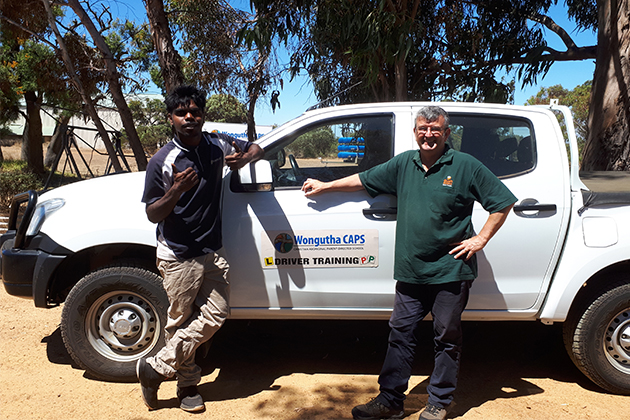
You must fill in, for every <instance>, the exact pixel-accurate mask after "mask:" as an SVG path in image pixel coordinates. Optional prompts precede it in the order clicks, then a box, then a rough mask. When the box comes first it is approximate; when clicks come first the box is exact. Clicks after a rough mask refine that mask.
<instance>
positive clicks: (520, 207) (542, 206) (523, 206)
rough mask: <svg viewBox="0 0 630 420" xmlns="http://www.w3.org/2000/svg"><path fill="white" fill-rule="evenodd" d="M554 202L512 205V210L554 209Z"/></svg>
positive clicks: (555, 208)
mask: <svg viewBox="0 0 630 420" xmlns="http://www.w3.org/2000/svg"><path fill="white" fill-rule="evenodd" d="M556 210H557V207H556V205H555V204H521V205H516V206H514V211H556Z"/></svg>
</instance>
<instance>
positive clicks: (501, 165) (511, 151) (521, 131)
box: [448, 113, 536, 178]
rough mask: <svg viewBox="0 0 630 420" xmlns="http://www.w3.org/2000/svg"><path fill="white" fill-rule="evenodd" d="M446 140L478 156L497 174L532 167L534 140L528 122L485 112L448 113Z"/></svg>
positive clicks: (516, 172) (513, 173)
mask: <svg viewBox="0 0 630 420" xmlns="http://www.w3.org/2000/svg"><path fill="white" fill-rule="evenodd" d="M450 118H451V122H450V127H451V135H450V137H449V139H448V143H449V145H450V146H451V147H453V148H454V149H456V150H460V151H462V152H465V153H468V154H471V155H473V156H474V157H476V158H477V159H479V160H480V161H481V162H482V163H483V164H484V165H486V166H487V167H488V169H490V170H491V171H492V172H493V173H494V174H495V175H496V176H497V177H499V178H508V177H513V176H518V175H521V174H523V173H526V172H529V171H531V170H533V169H534V167H535V164H536V156H535V150H536V149H535V147H534V139H533V137H532V133H533V130H532V127H531V125H530V123H529V121H527V120H525V119H518V118H506V117H502V116H488V115H483V116H482V115H470V114H469V115H460V114H455V113H454V114H451V115H450Z"/></svg>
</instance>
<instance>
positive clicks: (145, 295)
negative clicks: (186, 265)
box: [61, 264, 168, 381]
mask: <svg viewBox="0 0 630 420" xmlns="http://www.w3.org/2000/svg"><path fill="white" fill-rule="evenodd" d="M167 307H168V298H167V296H166V292H165V291H164V289H163V287H162V280H161V278H160V277H159V276H158V275H157V274H155V273H153V272H151V271H149V270H147V269H145V268H140V267H136V266H134V265H131V264H122V265H116V266H108V267H105V268H101V269H98V270H96V271H93V272H91V273H90V274H88V275H87V276H85V277H84V278H82V279H81V280H80V281H79V282H78V283H77V284H76V285H75V286H74V288H73V289H72V290H71V291H70V294H69V295H68V297H67V299H66V302H65V304H64V308H63V312H62V316H61V334H62V337H63V341H64V344H65V346H66V348H67V349H68V353H70V356H72V359H73V360H74V361H75V362H76V363H77V364H78V365H79V366H80V367H81V368H83V369H85V370H87V371H89V372H91V373H92V374H93V375H94V376H95V377H97V378H99V379H105V380H114V381H121V380H122V381H129V380H135V379H136V373H135V366H136V361H137V360H138V359H140V358H142V357H147V356H151V355H153V354H155V353H157V351H158V350H159V349H160V348H161V347H162V345H163V344H164V326H165V325H166V309H167Z"/></svg>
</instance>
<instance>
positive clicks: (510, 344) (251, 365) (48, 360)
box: [0, 288, 630, 420]
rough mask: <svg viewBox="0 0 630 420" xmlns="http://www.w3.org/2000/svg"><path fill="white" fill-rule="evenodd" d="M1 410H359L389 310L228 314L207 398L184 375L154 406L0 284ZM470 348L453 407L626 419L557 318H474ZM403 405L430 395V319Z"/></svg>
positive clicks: (372, 388)
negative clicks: (184, 391)
mask: <svg viewBox="0 0 630 420" xmlns="http://www.w3.org/2000/svg"><path fill="white" fill-rule="evenodd" d="M0 289H1V290H0V419H8V420H26V419H55V420H56V419H64V420H65V419H68V420H73V419H77V420H85V419H98V420H100V419H102V420H110V419H118V420H144V419H147V420H148V419H155V420H159V419H169V420H177V419H189V418H191V417H193V416H196V417H199V418H207V419H213V420H214V419H217V420H219V419H245V418H247V419H287V420H297V419H313V420H319V419H322V420H324V419H349V418H351V416H350V410H351V409H352V407H353V406H354V405H356V404H361V403H364V402H367V401H368V400H369V399H370V398H371V397H373V396H375V395H376V393H377V383H376V380H377V376H378V372H379V369H380V365H381V363H382V360H383V357H384V354H385V345H386V340H387V334H388V327H387V322H385V321H261V320H258V321H242V320H228V321H227V323H226V325H225V326H224V327H223V328H222V329H221V330H220V331H219V332H218V333H217V335H216V336H215V339H214V342H213V345H212V348H211V349H210V352H209V354H208V356H207V357H206V358H205V359H202V360H200V365H201V366H202V367H203V378H202V381H201V384H200V387H199V389H200V392H201V394H202V396H203V397H204V399H205V400H206V408H207V410H206V411H205V412H204V413H202V414H196V415H193V414H189V413H185V412H183V411H181V410H180V409H179V408H178V404H177V399H176V398H175V386H176V384H175V382H174V381H169V382H166V383H164V384H163V385H162V387H161V388H160V391H159V398H160V400H161V407H160V409H158V410H156V411H151V412H149V411H148V410H147V408H146V407H145V406H144V404H143V403H142V400H141V397H140V388H139V385H138V384H137V383H109V382H103V381H100V380H96V379H93V378H91V377H90V376H89V375H88V374H86V373H85V372H84V371H83V370H81V369H79V368H77V367H76V366H75V365H74V364H73V362H72V359H71V358H70V356H69V355H68V353H67V352H66V350H65V347H64V345H63V342H62V339H61V332H60V329H59V326H58V324H59V320H60V318H61V307H57V308H53V309H39V308H35V307H34V306H33V303H32V301H30V300H26V299H20V298H16V297H13V296H9V295H7V293H6V292H5V291H4V289H3V288H0ZM464 328H465V330H464V332H465V343H464V356H463V363H462V370H461V379H460V385H459V389H458V391H457V393H456V395H455V401H456V404H455V406H454V407H453V409H452V411H451V413H450V415H449V417H448V418H451V419H465V420H477V419H484V420H487V419H509V420H512V419H514V420H521V419H522V420H538V419H540V420H543V419H544V420H546V419H549V418H553V419H556V420H563V419H567V420H569V419H571V420H580V419H598V420H623V419H627V418H628V417H627V415H628V413H629V412H630V397H624V396H618V395H610V394H608V393H606V392H603V391H602V390H601V389H599V388H597V387H596V386H595V385H593V384H592V383H591V382H590V381H589V380H588V379H586V377H584V376H583V375H582V374H581V373H580V372H579V371H578V370H577V368H575V366H574V365H573V364H572V363H571V361H570V359H569V357H568V356H567V354H566V352H565V350H564V346H563V344H562V339H561V328H560V326H559V325H553V326H545V325H542V324H540V323H537V322H483V323H480V322H465V323H464ZM424 335H425V336H426V337H427V340H425V341H423V343H422V344H421V346H420V347H419V348H418V355H417V362H416V365H415V368H414V372H413V376H412V378H411V381H410V386H409V396H408V398H407V401H406V406H405V411H406V413H407V417H406V418H408V419H417V418H418V416H419V412H420V411H421V410H422V408H423V407H424V405H425V404H426V401H427V393H426V386H427V378H428V375H429V374H430V371H431V368H432V367H431V360H432V345H431V343H430V341H431V340H430V338H429V337H430V336H431V326H430V323H426V327H425V328H424Z"/></svg>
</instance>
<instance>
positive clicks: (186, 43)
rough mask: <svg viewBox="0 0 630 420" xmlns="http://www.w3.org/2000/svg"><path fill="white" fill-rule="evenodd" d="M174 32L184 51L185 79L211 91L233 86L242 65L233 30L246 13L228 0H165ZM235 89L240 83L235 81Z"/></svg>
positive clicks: (237, 26) (236, 28) (222, 90)
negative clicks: (236, 83)
mask: <svg viewBox="0 0 630 420" xmlns="http://www.w3.org/2000/svg"><path fill="white" fill-rule="evenodd" d="M164 3H165V5H166V6H168V9H169V10H170V11H169V13H168V18H169V21H170V23H171V25H172V26H173V34H181V36H179V43H180V45H181V51H183V53H184V54H185V56H186V57H185V59H184V60H182V69H183V72H184V75H185V77H186V79H188V80H193V81H194V83H195V84H197V85H199V86H202V87H204V88H206V89H207V90H209V91H217V92H224V91H226V90H230V89H229V87H228V86H227V84H230V81H231V80H233V79H234V75H235V74H236V73H238V72H239V69H240V66H239V64H242V63H239V58H238V54H236V49H235V45H234V34H235V33H236V32H237V30H238V28H239V25H240V24H241V22H242V20H243V19H244V17H243V13H242V12H240V11H238V10H236V9H235V8H233V7H232V6H231V5H230V4H229V2H228V1H227V0H166V1H165V2H164ZM231 87H232V88H233V89H240V86H237V85H232V86H231Z"/></svg>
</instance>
